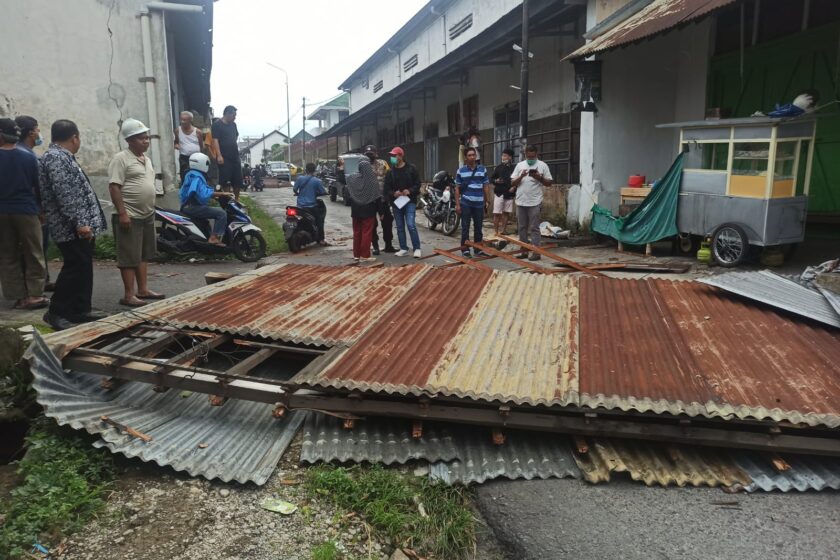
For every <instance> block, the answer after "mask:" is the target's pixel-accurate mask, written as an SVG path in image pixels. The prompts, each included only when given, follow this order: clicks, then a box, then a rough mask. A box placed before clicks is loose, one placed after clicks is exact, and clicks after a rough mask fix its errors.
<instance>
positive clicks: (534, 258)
mask: <svg viewBox="0 0 840 560" xmlns="http://www.w3.org/2000/svg"><path fill="white" fill-rule="evenodd" d="M540 259H542V257H541V256H540V255H539V253H531V255H530V256H529V257H528V260H529V261H538V260H540Z"/></svg>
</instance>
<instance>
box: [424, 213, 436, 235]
mask: <svg viewBox="0 0 840 560" xmlns="http://www.w3.org/2000/svg"><path fill="white" fill-rule="evenodd" d="M426 222H427V223H428V224H429V229H430V230H432V231H434V229H435V228H436V227H437V222H436V221H434V220H433V219H431V218H430V217H429V216H428V215H427V216H426Z"/></svg>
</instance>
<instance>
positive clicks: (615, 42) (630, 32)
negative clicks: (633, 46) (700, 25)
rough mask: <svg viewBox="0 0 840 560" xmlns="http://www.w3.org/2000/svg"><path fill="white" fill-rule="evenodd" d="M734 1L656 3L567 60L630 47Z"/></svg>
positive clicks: (666, 0) (662, 0)
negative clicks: (624, 46)
mask: <svg viewBox="0 0 840 560" xmlns="http://www.w3.org/2000/svg"><path fill="white" fill-rule="evenodd" d="M734 1H735V0H654V1H653V2H652V3H650V4H649V5H647V6H645V7H644V8H642V9H641V10H639V11H638V12H636V13H635V14H633V15H631V16H630V17H628V18H627V19H626V20H624V21H623V22H621V23H619V24H617V25H615V26H614V27H611V28H610V29H609V30H607V31H605V32H604V33H603V34H601V35H599V36H598V37H596V38H594V39H593V40H592V41H590V42H589V43H587V44H586V45H584V46H582V47H580V48H579V49H577V50H576V51H574V52H573V53H571V54H569V55H567V56H566V57H565V58H564V60H569V59H573V58H585V57H587V56H591V55H593V54H596V53H600V52H604V51H608V50H611V49H614V48H616V47H620V46H623V45H628V44H630V43H633V42H635V41H639V40H641V39H646V38H648V37H652V36H653V35H656V34H659V33H663V32H665V31H668V30H670V29H672V28H674V27H677V26H679V25H683V24H685V23H689V22H691V21H694V20H697V19H698V18H701V17H703V16H705V15H707V14H709V13H711V12H712V11H714V10H717V9H718V8H722V7H723V6H726V5H727V4H731V3H733V2H734Z"/></svg>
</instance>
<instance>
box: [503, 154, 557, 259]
mask: <svg viewBox="0 0 840 560" xmlns="http://www.w3.org/2000/svg"><path fill="white" fill-rule="evenodd" d="M511 177H512V180H511V185H512V186H513V188H514V189H515V190H516V221H517V224H518V225H519V240H520V241H524V242H525V243H530V244H531V245H536V246H537V247H539V246H540V205H541V204H542V201H543V189H544V188H545V187H547V186H550V185H551V181H552V177H551V171H550V170H549V169H548V165H546V164H545V162H544V161H541V160H539V159H537V147H536V146H528V147H526V148H525V161H520V162H519V163H517V164H516V167H515V168H514V169H513V174H512V175H511ZM529 237H530V239H529ZM528 260H529V261H538V260H540V255H539V254H537V253H531V254H530V256H529V257H528Z"/></svg>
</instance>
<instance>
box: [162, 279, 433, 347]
mask: <svg viewBox="0 0 840 560" xmlns="http://www.w3.org/2000/svg"><path fill="white" fill-rule="evenodd" d="M429 270H430V267H428V266H423V265H411V266H403V267H385V268H375V269H362V268H359V267H353V266H336V267H324V266H311V265H294V264H290V265H286V266H285V267H284V268H283V269H282V270H281V271H279V273H278V274H267V275H262V276H258V277H255V278H253V279H252V280H251V281H250V282H247V283H245V284H241V285H239V286H238V287H237V289H236V290H224V291H220V292H216V293H214V294H210V295H208V296H206V297H204V298H202V300H201V301H200V302H196V303H195V304H193V305H191V306H189V307H179V308H170V309H168V310H167V311H166V312H163V313H161V317H162V318H164V319H166V320H167V321H169V322H171V323H174V324H176V325H178V326H180V327H192V328H200V329H206V330H213V331H220V332H227V333H233V334H239V335H251V336H262V337H266V338H271V339H274V340H282V341H285V342H293V343H303V344H317V345H327V346H333V345H336V344H346V343H349V342H353V341H354V340H355V339H356V338H357V337H358V336H359V335H360V334H361V333H362V332H363V331H364V330H365V329H366V328H367V327H368V326H369V325H371V324H373V323H375V322H376V320H377V319H378V318H379V317H381V316H382V315H383V314H384V313H385V312H386V311H388V309H390V307H391V306H393V305H395V304H397V303H398V302H400V301H401V298H402V296H403V295H405V294H406V293H407V292H408V291H409V290H410V289H411V288H412V286H414V285H415V283H416V282H417V281H418V280H419V279H420V278H422V277H423V275H424V274H426V272H428V271H429Z"/></svg>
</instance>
